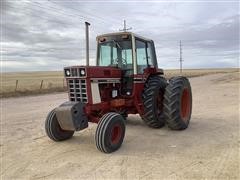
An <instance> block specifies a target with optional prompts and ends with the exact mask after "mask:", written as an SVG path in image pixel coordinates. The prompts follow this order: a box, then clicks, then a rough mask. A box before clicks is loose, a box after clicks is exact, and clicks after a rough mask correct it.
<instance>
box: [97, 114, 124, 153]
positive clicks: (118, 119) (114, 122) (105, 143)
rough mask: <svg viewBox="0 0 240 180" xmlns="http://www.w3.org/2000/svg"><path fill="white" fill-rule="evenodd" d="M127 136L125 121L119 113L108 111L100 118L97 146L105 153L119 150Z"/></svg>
mask: <svg viewBox="0 0 240 180" xmlns="http://www.w3.org/2000/svg"><path fill="white" fill-rule="evenodd" d="M124 136H125V122H124V119H123V117H122V116H121V115H120V114H118V113H114V112H111V113H107V114H105V115H103V117H102V118H101V119H100V121H99V123H98V126H97V129H96V134H95V142H96V146H97V148H98V149H99V150H100V151H101V152H104V153H111V152H114V151H116V150H118V149H119V148H120V147H121V145H122V142H123V139H124Z"/></svg>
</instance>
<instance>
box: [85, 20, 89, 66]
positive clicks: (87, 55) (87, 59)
mask: <svg viewBox="0 0 240 180" xmlns="http://www.w3.org/2000/svg"><path fill="white" fill-rule="evenodd" d="M89 26H90V23H89V22H85V33H86V66H89V28H88V27H89Z"/></svg>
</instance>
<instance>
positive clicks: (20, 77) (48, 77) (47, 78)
mask: <svg viewBox="0 0 240 180" xmlns="http://www.w3.org/2000/svg"><path fill="white" fill-rule="evenodd" d="M236 71H239V69H236V68H228V69H184V70H183V73H182V75H184V76H187V77H196V76H203V75H207V74H215V73H229V72H236ZM164 72H165V76H166V77H167V78H169V77H172V76H177V75H180V73H179V70H165V71H164ZM16 81H17V82H16ZM16 83H17V84H16ZM65 86H66V84H65V81H64V77H63V72H62V71H48V72H20V73H2V74H1V87H0V97H11V96H21V95H31V94H41V93H50V92H62V91H65V90H66V87H65Z"/></svg>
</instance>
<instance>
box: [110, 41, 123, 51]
mask: <svg viewBox="0 0 240 180" xmlns="http://www.w3.org/2000/svg"><path fill="white" fill-rule="evenodd" d="M112 42H114V43H115V44H116V45H117V47H118V48H119V49H121V50H122V47H121V46H120V44H119V43H118V42H117V41H115V40H112Z"/></svg>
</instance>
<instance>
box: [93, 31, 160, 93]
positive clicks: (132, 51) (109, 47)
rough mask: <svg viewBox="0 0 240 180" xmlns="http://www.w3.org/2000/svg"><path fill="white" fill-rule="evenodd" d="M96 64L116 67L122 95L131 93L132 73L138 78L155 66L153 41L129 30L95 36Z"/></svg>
mask: <svg viewBox="0 0 240 180" xmlns="http://www.w3.org/2000/svg"><path fill="white" fill-rule="evenodd" d="M97 42H98V43H97V44H98V47H97V66H100V67H101V66H107V67H116V68H119V69H121V71H122V86H121V94H122V95H131V94H132V91H133V83H134V75H139V76H140V78H144V77H142V76H143V75H144V70H145V69H147V68H150V67H151V68H154V67H155V68H157V60H156V54H155V50H154V49H155V48H154V43H153V41H152V40H149V39H146V38H143V37H140V36H138V35H135V34H133V33H131V32H121V33H112V34H104V35H101V36H98V37H97Z"/></svg>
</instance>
